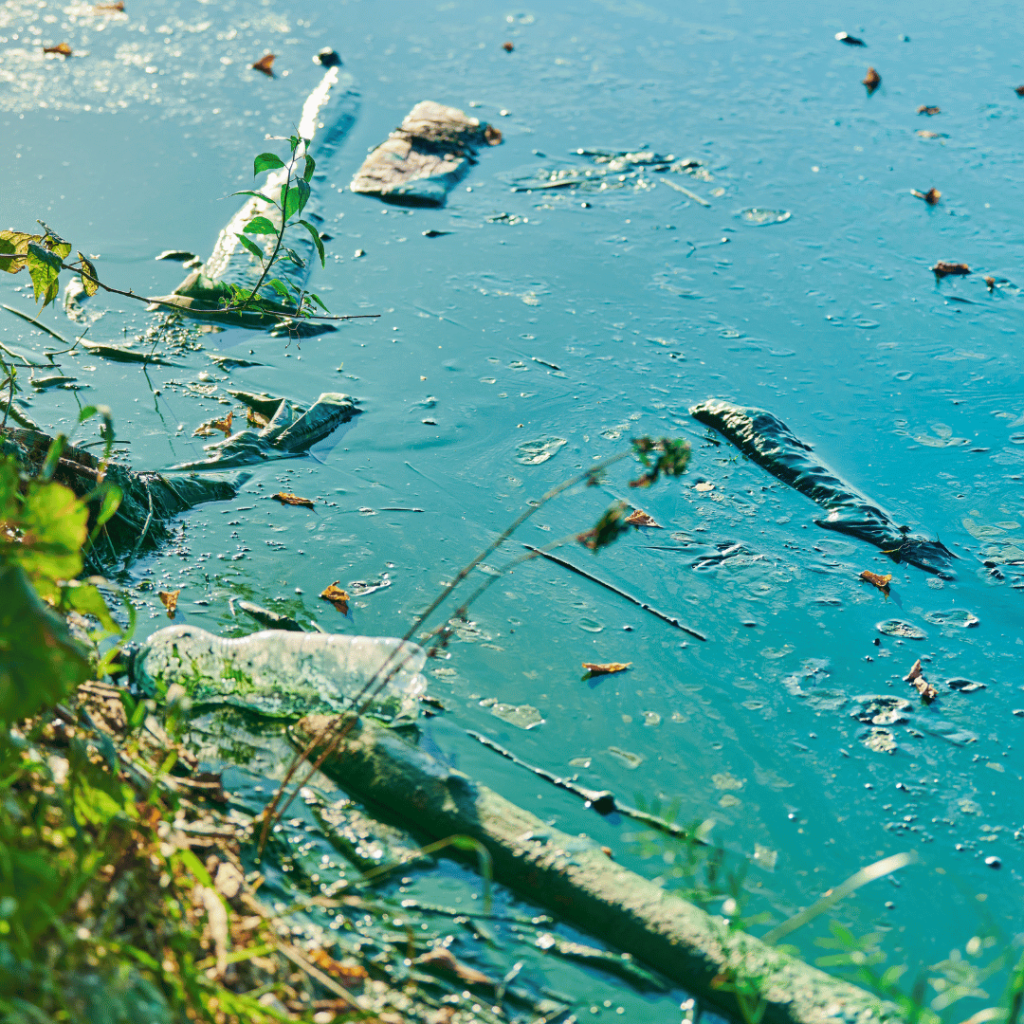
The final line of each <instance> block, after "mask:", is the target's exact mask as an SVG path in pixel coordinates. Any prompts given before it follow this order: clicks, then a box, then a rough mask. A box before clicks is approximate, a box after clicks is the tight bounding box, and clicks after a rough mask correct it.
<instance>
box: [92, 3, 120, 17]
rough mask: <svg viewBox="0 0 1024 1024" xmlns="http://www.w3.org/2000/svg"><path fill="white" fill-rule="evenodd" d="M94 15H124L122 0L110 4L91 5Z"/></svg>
mask: <svg viewBox="0 0 1024 1024" xmlns="http://www.w3.org/2000/svg"><path fill="white" fill-rule="evenodd" d="M92 9H93V13H94V14H124V0H116V2H115V3H112V4H93V7H92Z"/></svg>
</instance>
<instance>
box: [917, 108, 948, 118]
mask: <svg viewBox="0 0 1024 1024" xmlns="http://www.w3.org/2000/svg"><path fill="white" fill-rule="evenodd" d="M917 112H918V113H919V114H927V115H928V116H929V117H934V116H935V115H936V114H941V113H942V108H941V107H918V108H917Z"/></svg>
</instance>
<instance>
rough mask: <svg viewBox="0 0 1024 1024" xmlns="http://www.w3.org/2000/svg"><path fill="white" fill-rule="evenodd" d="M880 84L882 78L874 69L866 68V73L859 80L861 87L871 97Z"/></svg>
mask: <svg viewBox="0 0 1024 1024" xmlns="http://www.w3.org/2000/svg"><path fill="white" fill-rule="evenodd" d="M881 84H882V76H881V75H880V74H879V73H878V72H877V71H876V70H875V69H874V68H868V73H867V74H866V75H865V76H864V78H863V79H862V80H861V85H863V86H864V88H865V89H867V91H868V95H869V96H871V95H872V94H873V93H874V91H875V90H876V89H877V88H878V87H879V86H880V85H881Z"/></svg>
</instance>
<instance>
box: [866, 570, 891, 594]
mask: <svg viewBox="0 0 1024 1024" xmlns="http://www.w3.org/2000/svg"><path fill="white" fill-rule="evenodd" d="M860 578H861V579H862V580H867V582H868V583H870V584H872V585H873V586H876V587H878V589H879V590H880V591H882V593H883V594H888V593H889V584H890V583H891V582H892V573H891V572H890V573H886V574H885V575H884V576H880V575H879V574H878V573H877V572H871V570H870V569H865V570H864V571H863V572H862V573H861V574H860Z"/></svg>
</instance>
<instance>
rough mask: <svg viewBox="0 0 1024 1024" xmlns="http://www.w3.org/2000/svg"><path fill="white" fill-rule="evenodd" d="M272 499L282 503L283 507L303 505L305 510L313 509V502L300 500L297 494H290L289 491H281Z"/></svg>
mask: <svg viewBox="0 0 1024 1024" xmlns="http://www.w3.org/2000/svg"><path fill="white" fill-rule="evenodd" d="M271 497H272V498H273V499H274V501H279V502H281V504H282V505H301V506H302V507H303V508H313V502H311V501H310V500H309V498H300V497H299V496H298V495H297V494H289V493H288V492H287V491H279V492H278V493H277V494H272V495H271Z"/></svg>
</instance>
